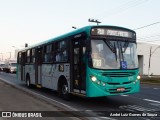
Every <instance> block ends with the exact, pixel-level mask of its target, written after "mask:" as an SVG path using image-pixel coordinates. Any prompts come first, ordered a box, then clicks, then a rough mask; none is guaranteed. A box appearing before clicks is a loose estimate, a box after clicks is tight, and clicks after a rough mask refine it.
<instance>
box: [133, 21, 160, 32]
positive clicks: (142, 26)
mask: <svg viewBox="0 0 160 120" xmlns="http://www.w3.org/2000/svg"><path fill="white" fill-rule="evenodd" d="M159 23H160V22H155V23H152V24H149V25H145V26H142V27H139V28H136V29H134V30H139V29H143V28H146V27H149V26H152V25H156V24H159Z"/></svg>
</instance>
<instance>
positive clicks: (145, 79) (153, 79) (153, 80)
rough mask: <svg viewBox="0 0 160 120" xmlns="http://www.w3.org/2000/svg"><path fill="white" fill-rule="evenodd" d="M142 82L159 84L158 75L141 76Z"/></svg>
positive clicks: (159, 78)
mask: <svg viewBox="0 0 160 120" xmlns="http://www.w3.org/2000/svg"><path fill="white" fill-rule="evenodd" d="M140 81H141V82H142V83H144V82H145V83H158V84H160V77H142V78H141V80H140Z"/></svg>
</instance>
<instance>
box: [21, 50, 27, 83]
mask: <svg viewBox="0 0 160 120" xmlns="http://www.w3.org/2000/svg"><path fill="white" fill-rule="evenodd" d="M25 55H26V53H25V52H22V54H21V80H25V75H24V74H25Z"/></svg>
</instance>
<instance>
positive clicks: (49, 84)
mask: <svg viewBox="0 0 160 120" xmlns="http://www.w3.org/2000/svg"><path fill="white" fill-rule="evenodd" d="M63 68H64V69H63ZM61 76H64V77H65V79H66V80H67V82H68V86H69V87H68V88H70V84H69V83H70V82H69V81H70V64H68V63H64V64H63V63H61V64H43V65H42V86H43V87H45V88H50V89H53V90H58V80H59V78H60V77H61ZM69 91H70V89H69Z"/></svg>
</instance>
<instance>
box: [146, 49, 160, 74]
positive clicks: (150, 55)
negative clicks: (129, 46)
mask: <svg viewBox="0 0 160 120" xmlns="http://www.w3.org/2000/svg"><path fill="white" fill-rule="evenodd" d="M158 48H160V46H158V47H156V48H155V49H154V51H153V52H152V46H151V47H150V53H149V65H148V76H150V75H149V72H150V68H151V57H152V55H153V53H155V51H156V50H157V49H158Z"/></svg>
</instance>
